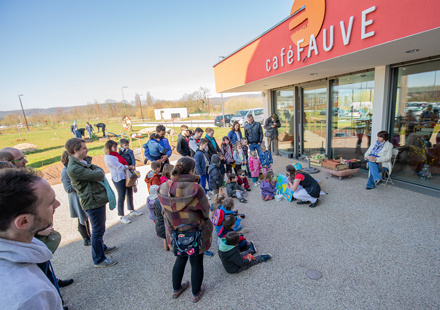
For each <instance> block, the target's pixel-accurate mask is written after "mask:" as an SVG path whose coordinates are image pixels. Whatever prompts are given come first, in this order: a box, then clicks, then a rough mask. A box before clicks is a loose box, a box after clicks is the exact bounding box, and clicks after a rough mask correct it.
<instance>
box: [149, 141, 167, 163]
mask: <svg viewBox="0 0 440 310" xmlns="http://www.w3.org/2000/svg"><path fill="white" fill-rule="evenodd" d="M147 148H148V152H149V155H150V157H151V158H152V159H154V160H158V159H160V158H161V157H162V155H163V152H164V148H163V146H162V145H160V143H159V141H157V140H156V139H150V140H148V142H147Z"/></svg>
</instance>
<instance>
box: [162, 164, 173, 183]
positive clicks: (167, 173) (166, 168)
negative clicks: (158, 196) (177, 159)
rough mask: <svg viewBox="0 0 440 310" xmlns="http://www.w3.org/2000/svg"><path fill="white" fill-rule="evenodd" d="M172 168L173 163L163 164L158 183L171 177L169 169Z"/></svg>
mask: <svg viewBox="0 0 440 310" xmlns="http://www.w3.org/2000/svg"><path fill="white" fill-rule="evenodd" d="M173 169H174V165H171V164H165V165H164V166H163V170H162V176H161V177H160V184H162V183H165V182H166V181H167V180H169V179H170V178H171V170H173Z"/></svg>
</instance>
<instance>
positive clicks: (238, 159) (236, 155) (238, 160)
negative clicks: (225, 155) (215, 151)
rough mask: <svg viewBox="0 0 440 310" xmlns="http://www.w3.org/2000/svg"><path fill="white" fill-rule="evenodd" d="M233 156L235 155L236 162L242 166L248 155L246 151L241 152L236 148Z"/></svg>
mask: <svg viewBox="0 0 440 310" xmlns="http://www.w3.org/2000/svg"><path fill="white" fill-rule="evenodd" d="M240 155H241V158H240ZM233 157H234V160H235V163H236V164H237V166H238V167H241V165H242V162H243V161H246V156H245V154H244V152H242V153H241V154H240V153H239V152H238V151H237V150H234V154H233ZM245 165H246V164H245Z"/></svg>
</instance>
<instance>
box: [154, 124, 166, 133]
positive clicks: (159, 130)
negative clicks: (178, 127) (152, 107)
mask: <svg viewBox="0 0 440 310" xmlns="http://www.w3.org/2000/svg"><path fill="white" fill-rule="evenodd" d="M165 130H166V128H165V126H164V125H157V126H156V132H157V133H159V132H161V131H165Z"/></svg>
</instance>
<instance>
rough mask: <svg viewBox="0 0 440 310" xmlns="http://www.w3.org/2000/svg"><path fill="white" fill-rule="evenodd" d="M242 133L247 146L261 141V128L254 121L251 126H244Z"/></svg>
mask: <svg viewBox="0 0 440 310" xmlns="http://www.w3.org/2000/svg"><path fill="white" fill-rule="evenodd" d="M244 133H245V136H246V139H247V140H248V143H249V144H258V143H261V142H262V141H263V128H261V124H260V123H258V122H255V121H254V122H253V123H252V124H249V123H248V124H246V125H245V126H244Z"/></svg>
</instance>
